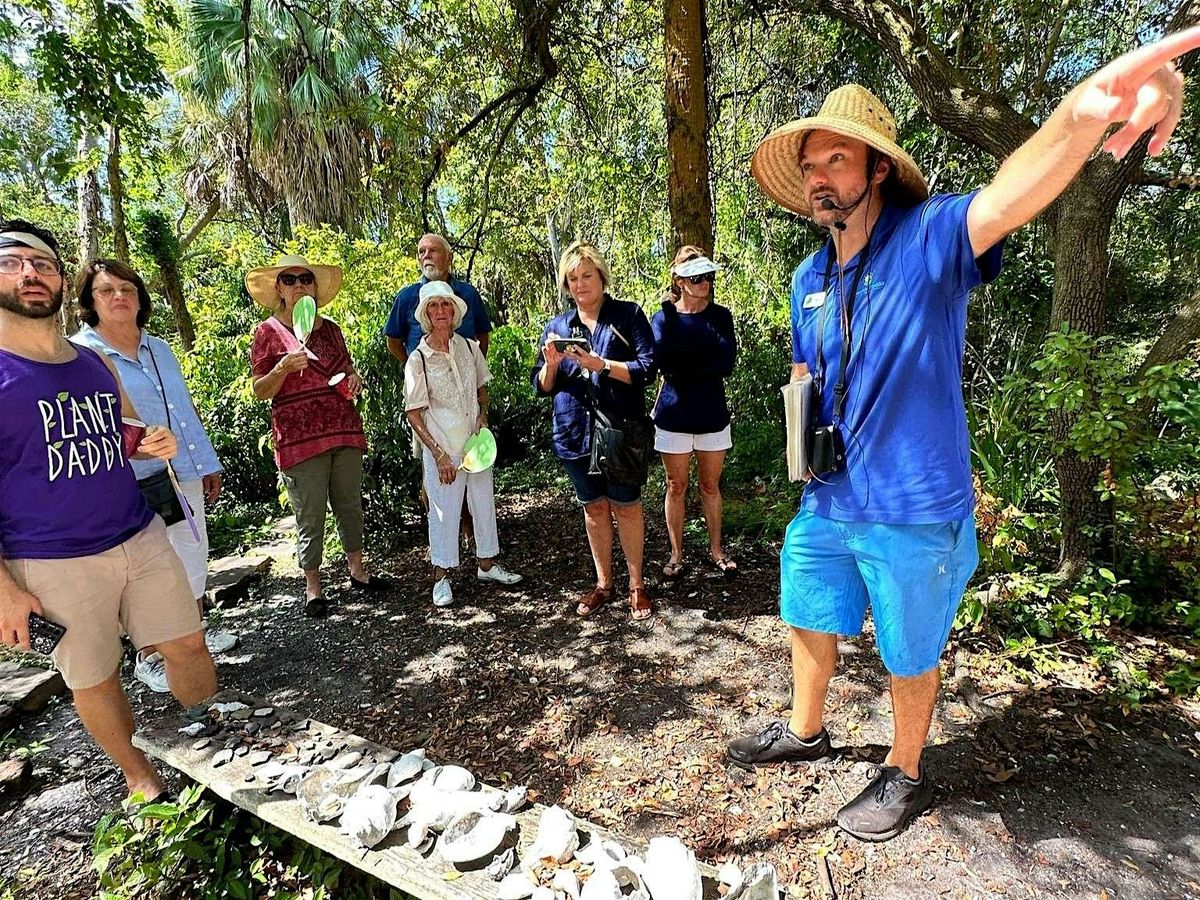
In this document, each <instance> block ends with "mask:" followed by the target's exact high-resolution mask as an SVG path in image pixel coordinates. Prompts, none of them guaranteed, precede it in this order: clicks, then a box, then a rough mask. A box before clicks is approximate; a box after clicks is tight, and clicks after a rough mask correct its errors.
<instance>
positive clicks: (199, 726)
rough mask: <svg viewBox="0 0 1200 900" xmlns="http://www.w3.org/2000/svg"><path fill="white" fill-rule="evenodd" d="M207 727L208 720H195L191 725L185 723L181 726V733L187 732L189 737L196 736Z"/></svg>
mask: <svg viewBox="0 0 1200 900" xmlns="http://www.w3.org/2000/svg"><path fill="white" fill-rule="evenodd" d="M207 727H208V723H207V722H193V723H192V724H191V725H184V726H183V727H182V728H180V729H179V733H180V734H186V735H187V736H188V737H195V736H196V735H198V734H199V733H200V732H202V731H203V730H204V729H205V728H207Z"/></svg>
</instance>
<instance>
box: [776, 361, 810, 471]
mask: <svg viewBox="0 0 1200 900" xmlns="http://www.w3.org/2000/svg"><path fill="white" fill-rule="evenodd" d="M782 390H783V423H784V426H783V427H784V430H785V431H786V432H787V466H788V480H789V481H800V480H802V478H803V476H804V475H805V474H807V473H808V422H809V417H810V408H811V406H812V397H813V380H812V375H809V374H807V373H805V374H804V375H803V376H802V377H801V378H800V379H799V380H798V381H792V382H789V383H788V384H785V385H784V386H783V388H782Z"/></svg>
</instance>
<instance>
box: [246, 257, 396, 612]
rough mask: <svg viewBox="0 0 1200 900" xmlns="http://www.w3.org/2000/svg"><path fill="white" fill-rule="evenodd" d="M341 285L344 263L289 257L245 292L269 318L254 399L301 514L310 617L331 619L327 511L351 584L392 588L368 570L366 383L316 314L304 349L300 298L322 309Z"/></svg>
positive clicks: (262, 333) (253, 275) (260, 334)
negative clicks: (358, 405)
mask: <svg viewBox="0 0 1200 900" xmlns="http://www.w3.org/2000/svg"><path fill="white" fill-rule="evenodd" d="M341 285H342V270H341V269H339V268H338V267H337V266H312V265H309V264H308V261H307V260H305V259H304V257H302V256H283V257H280V259H279V260H278V261H277V262H276V264H275V265H273V266H264V267H262V268H259V269H254V270H253V271H251V272H249V273H247V275H246V290H247V291H248V292H249V293H250V296H251V297H253V298H254V299H255V300H256V301H258V303H259V305H261V306H264V307H266V308H267V309H269V310H270V311H271V316H270V318H268V319H267V320H266V321H264V322H262V323H261V324H259V326H258V328H257V329H255V331H254V343H253V344H252V345H251V347H250V366H251V369H252V371H253V374H254V396H256V397H258V399H260V400H270V401H271V437H272V438H273V439H274V444H275V463H276V464H277V465H278V466H279V471H280V473H281V474H282V475H283V483H284V486H285V487H286V488H287V493H288V499H289V500H290V501H291V504H292V509H293V510H294V511H295V513H296V555H297V557H298V559H299V562H300V568H301V569H303V570H304V580H305V605H304V613H305V615H307V616H311V617H320V616H324V615H325V614H326V613H327V612H328V603H327V601H326V600H325V597H324V595H323V594H322V592H321V555H322V554H321V551H322V548H323V546H324V543H325V507H326V505H328V506H329V507H330V508H331V509H332V510H333V516H334V519H335V520H336V522H337V528H338V534H339V536H340V537H341V539H342V546H343V547H344V548H345V549H346V562H347V563H348V564H349V567H350V587H351V588H352V589H354V590H361V591H377V590H384V589H386V588H388V587H390V586H391V585H390V584H389V583H388V582H387V580H386V579H383V578H380V577H378V576H376V575H368V574H367V572H366V569H364V568H363V558H362V547H363V514H362V459H363V453H364V452H365V451H366V449H367V439H366V436H365V435H364V434H363V424H362V419H361V418H360V417H359V415H358V410H356V409H355V408H354V402H353V401H354V398H355V397H356V396H358V392H359V391H360V390H361V389H362V379H361V378H359V376H358V373H357V372H355V371H354V362H353V361H352V360H351V359H350V353H349V352H348V351H347V350H346V341H345V339H344V338H343V337H342V330H341V329H340V328H338V327H337V325H335V324H334V323H333V322H331V321H329V320H328V319H325V318H323V317H322V316H321V315H320V314H318V315H317V317H316V322H315V324H314V325H313V329H312V334H311V335H309V336H308V339H307V341H305V342H304V344H301V342H300V340H299V338H297V337H296V335H295V333H294V330H293V323H292V313H293V310H294V309H295V305H296V303H297V302H298V301H299V300H300V298H301V297H305V296H309V297H312V298H313V299H314V300H315V301H316V304H317V307H318V308H320V307H322V306H325V305H326V304H327V303H329V301H330V300H332V299H333V298H334V296H335V295H336V294H337V292H338V288H340V287H341Z"/></svg>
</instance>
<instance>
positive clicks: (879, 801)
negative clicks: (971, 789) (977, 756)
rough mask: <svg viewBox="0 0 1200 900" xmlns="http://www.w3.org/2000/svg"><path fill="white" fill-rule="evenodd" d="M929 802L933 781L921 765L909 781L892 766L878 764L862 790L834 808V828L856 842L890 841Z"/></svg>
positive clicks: (931, 801) (930, 800)
mask: <svg viewBox="0 0 1200 900" xmlns="http://www.w3.org/2000/svg"><path fill="white" fill-rule="evenodd" d="M932 805H933V780H932V779H931V778H929V777H927V776H926V774H925V767H924V766H922V767H921V778H920V779H919V780H917V781H913V780H912V779H911V778H909V777H908V776H907V775H905V774H904V772H903V771H902V770H901V769H898V768H896V767H895V766H880V767H879V772H878V773H877V774H876V776H875V778H874V779H873V780H872V781H871V783H870V784H868V785H867V786H866V788H864V789H863V792H862V793H861V794H859V795H858V796H857V797H855V798H854V799H853V800H851V801H850V802H849V803H847V804H846V805H845V806H843V807H842V808H841V810H839V811H838V814H837V823H838V827H839V828H841V829H842V831H844V832H846V833H847V834H850V835H853V836H854V837H856V838H858V839H859V840H860V841H890V840H891V839H892V838H894V837H895V836H896V835H898V834H899V833H900V832H901V831H903V830H904V826H905V825H906V824H908V822H909V820H910V819H914V818H916V817H917V816H919V815H920V814H921V813H923V812H925V810H927V809H929V807H931V806H932Z"/></svg>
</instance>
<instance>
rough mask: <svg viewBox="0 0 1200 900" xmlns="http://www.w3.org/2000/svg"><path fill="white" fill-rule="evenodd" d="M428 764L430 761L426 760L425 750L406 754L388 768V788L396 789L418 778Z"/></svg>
mask: <svg viewBox="0 0 1200 900" xmlns="http://www.w3.org/2000/svg"><path fill="white" fill-rule="evenodd" d="M426 762H428V760H426V759H425V751H424V750H416V751H414V752H412V753H405V754H404V755H403V756H401V757H400V758H399V759H397V760H396V761H395V762H393V763H392V764H391V766H390V767H389V768H388V776H387V786H388V787H390V788H392V787H396V785H398V784H403V783H404V782H406V781H411V780H412V779H413V778H416V777H417V776H418V775H420V774H421V772H422V771H423V767H424V765H425V763H426Z"/></svg>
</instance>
